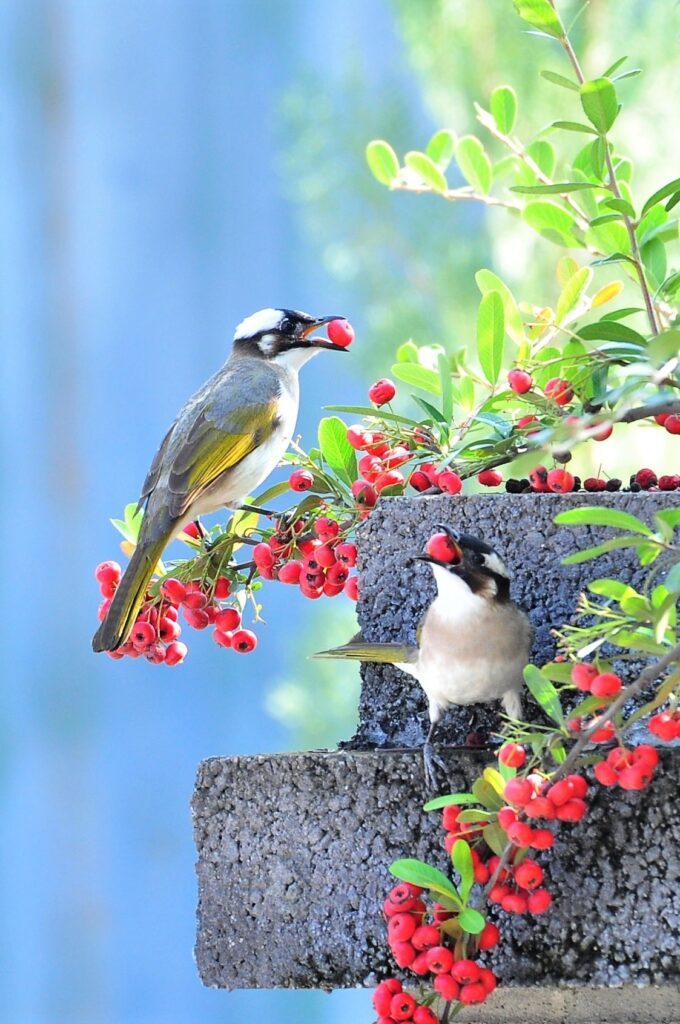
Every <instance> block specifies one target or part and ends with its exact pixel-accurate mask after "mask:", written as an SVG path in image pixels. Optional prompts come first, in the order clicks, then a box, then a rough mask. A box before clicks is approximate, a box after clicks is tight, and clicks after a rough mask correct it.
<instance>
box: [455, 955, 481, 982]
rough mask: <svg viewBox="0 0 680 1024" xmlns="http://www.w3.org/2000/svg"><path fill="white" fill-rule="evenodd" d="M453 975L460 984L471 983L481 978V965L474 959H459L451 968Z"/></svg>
mask: <svg viewBox="0 0 680 1024" xmlns="http://www.w3.org/2000/svg"><path fill="white" fill-rule="evenodd" d="M451 977H452V978H453V979H454V981H457V982H458V984H459V985H471V984H473V983H474V982H475V981H477V980H478V979H479V967H478V965H477V964H476V963H475V962H474V960H457V961H456V963H455V964H454V965H453V967H452V968H451Z"/></svg>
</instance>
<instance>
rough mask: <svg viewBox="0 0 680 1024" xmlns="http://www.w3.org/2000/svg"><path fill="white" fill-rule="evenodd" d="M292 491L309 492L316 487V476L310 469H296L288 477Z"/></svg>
mask: <svg viewBox="0 0 680 1024" xmlns="http://www.w3.org/2000/svg"><path fill="white" fill-rule="evenodd" d="M288 486H289V487H290V489H291V491H309V490H311V488H312V487H313V486H314V476H313V474H312V473H310V472H309V470H308V469H295V470H293V472H292V473H291V474H290V476H289V477H288Z"/></svg>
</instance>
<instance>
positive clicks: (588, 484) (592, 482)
mask: <svg viewBox="0 0 680 1024" xmlns="http://www.w3.org/2000/svg"><path fill="white" fill-rule="evenodd" d="M606 486H607V482H606V480H602V479H600V477H596V476H589V477H587V478H586V479H585V480H584V481H583V489H584V491H591V492H592V493H597V492H598V491H604V490H605V488H606Z"/></svg>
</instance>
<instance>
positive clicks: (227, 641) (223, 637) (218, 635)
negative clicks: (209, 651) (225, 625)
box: [213, 629, 234, 647]
mask: <svg viewBox="0 0 680 1024" xmlns="http://www.w3.org/2000/svg"><path fill="white" fill-rule="evenodd" d="M233 639H234V634H233V633H226V632H224V631H223V630H221V629H216V630H214V632H213V640H214V641H215V643H216V644H217V646H218V647H231V642H232V640H233Z"/></svg>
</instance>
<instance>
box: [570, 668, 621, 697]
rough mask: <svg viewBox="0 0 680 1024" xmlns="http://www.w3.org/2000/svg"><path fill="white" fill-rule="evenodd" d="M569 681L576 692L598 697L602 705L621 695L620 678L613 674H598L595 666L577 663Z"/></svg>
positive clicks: (598, 671)
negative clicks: (579, 691)
mask: <svg viewBox="0 0 680 1024" xmlns="http://www.w3.org/2000/svg"><path fill="white" fill-rule="evenodd" d="M571 681H572V683H573V684H574V686H575V687H576V689H577V690H581V691H582V692H583V693H590V694H592V695H593V697H600V698H601V699H602V702H603V703H604V702H605V701H607V700H610V699H611V698H613V697H617V696H618V695H619V694H620V693H621V688H622V685H623V684H622V683H621V677H620V676H618V675H617V674H616V673H615V672H600V670H599V669H598V668H597V667H596V666H595V665H590V664H588V662H585V661H583V662H582V661H579V662H577V663H576V664H575V665H573V666H572V669H571Z"/></svg>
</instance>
